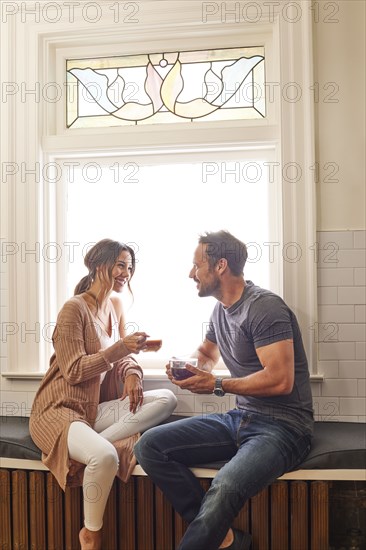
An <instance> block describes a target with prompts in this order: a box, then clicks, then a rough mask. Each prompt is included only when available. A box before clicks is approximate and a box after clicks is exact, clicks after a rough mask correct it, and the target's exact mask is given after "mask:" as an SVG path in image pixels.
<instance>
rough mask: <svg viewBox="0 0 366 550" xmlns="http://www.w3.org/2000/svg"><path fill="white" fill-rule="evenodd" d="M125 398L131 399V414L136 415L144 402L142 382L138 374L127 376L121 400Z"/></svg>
mask: <svg viewBox="0 0 366 550" xmlns="http://www.w3.org/2000/svg"><path fill="white" fill-rule="evenodd" d="M125 397H128V398H129V399H130V412H132V413H135V412H136V411H137V409H138V407H140V405H142V402H143V400H144V394H143V389H142V381H141V379H140V377H139V376H138V375H137V374H130V376H127V378H126V380H125V383H124V385H123V395H122V397H121V399H124V398H125Z"/></svg>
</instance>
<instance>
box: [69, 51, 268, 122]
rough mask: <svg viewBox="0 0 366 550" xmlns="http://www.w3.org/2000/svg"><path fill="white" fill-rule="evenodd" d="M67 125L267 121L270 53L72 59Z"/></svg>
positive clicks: (185, 54) (158, 54)
mask: <svg viewBox="0 0 366 550" xmlns="http://www.w3.org/2000/svg"><path fill="white" fill-rule="evenodd" d="M66 66H67V91H68V94H67V97H68V101H67V126H68V127H69V128H70V127H74V128H83V127H93V126H113V125H122V124H151V123H154V122H155V123H156V122H157V123H169V122H179V121H183V122H186V121H189V120H190V121H194V120H205V121H208V120H225V119H238V118H239V119H240V118H260V117H264V116H265V87H264V48H263V47H262V48H227V49H224V50H209V51H183V52H164V53H150V54H140V55H134V56H131V55H130V56H124V57H111V58H99V57H98V58H95V59H77V60H68V61H67V63H66Z"/></svg>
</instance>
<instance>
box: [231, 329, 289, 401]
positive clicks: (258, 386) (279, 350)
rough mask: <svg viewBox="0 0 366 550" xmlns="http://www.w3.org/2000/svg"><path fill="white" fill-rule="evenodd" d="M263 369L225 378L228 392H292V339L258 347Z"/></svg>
mask: <svg viewBox="0 0 366 550" xmlns="http://www.w3.org/2000/svg"><path fill="white" fill-rule="evenodd" d="M256 353H257V355H258V359H259V361H260V362H261V365H262V367H263V370H261V371H258V372H255V373H253V374H249V375H248V376H245V377H244V378H228V379H225V380H223V382H222V387H223V389H224V390H225V391H226V392H229V393H234V394H236V395H251V396H254V397H268V396H270V395H286V394H289V393H291V391H292V388H293V385H294V378H295V364H294V344H293V341H292V340H281V341H279V342H275V343H274V344H269V345H268V346H263V347H260V348H257V349H256Z"/></svg>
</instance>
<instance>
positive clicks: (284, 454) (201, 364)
mask: <svg viewBox="0 0 366 550" xmlns="http://www.w3.org/2000/svg"><path fill="white" fill-rule="evenodd" d="M246 259H247V250H246V246H245V244H244V243H242V242H241V241H239V240H238V239H236V238H235V237H234V236H233V235H231V234H230V233H228V232H226V231H219V232H217V233H207V234H206V235H205V236H201V237H200V239H199V244H198V247H197V249H196V251H195V254H194V260H193V264H194V265H193V268H192V270H191V272H190V274H189V276H190V278H191V279H193V280H194V281H195V282H196V283H197V288H198V295H199V296H201V297H203V296H214V297H215V298H216V299H217V300H218V302H217V304H216V306H215V308H214V310H213V313H212V316H211V320H210V326H209V330H208V331H207V334H206V338H205V340H204V341H203V343H202V344H201V345H200V346H199V347H198V349H197V351H196V352H195V353H194V354H193V355H194V356H195V357H197V358H198V368H195V367H193V366H188V367H187V368H188V370H190V371H191V372H192V373H194V376H192V377H191V378H189V379H186V380H183V381H177V380H174V379H173V378H172V376H171V373H170V371H169V368H168V369H167V372H168V376H169V378H170V379H171V381H172V382H173V384H175V385H177V386H179V387H180V388H184V389H188V390H190V391H191V392H193V393H208V394H212V393H214V394H216V395H218V396H222V395H225V393H232V394H235V395H236V408H235V409H233V410H231V411H229V412H227V413H224V414H211V415H205V416H201V417H198V416H196V417H191V418H187V419H184V420H180V421H177V422H174V423H173V424H167V425H164V426H158V427H156V428H152V429H150V430H148V431H147V432H146V433H145V434H144V435H143V436H142V438H141V439H140V441H139V442H138V443H137V444H136V447H135V452H136V456H137V459H138V461H139V463H140V464H141V466H142V467H143V468H144V470H145V471H146V472H147V474H148V475H149V476H151V478H152V480H153V481H154V482H155V483H156V485H158V486H159V487H160V488H161V489H162V491H163V492H164V494H165V495H166V497H167V498H168V499H169V500H170V501H171V503H172V504H173V506H174V508H175V509H176V510H177V512H179V514H181V516H182V517H183V518H184V519H185V520H187V521H188V523H189V526H188V528H187V531H186V533H185V535H184V537H183V539H182V541H181V543H180V546H179V550H216V549H217V548H228V549H230V550H239V549H240V550H243V549H245V548H249V547H250V541H251V537H250V535H249V534H247V533H243V532H241V531H238V530H236V529H231V527H230V526H231V524H232V521H233V520H234V518H235V516H236V515H237V514H238V513H239V511H240V509H241V508H242V507H243V505H244V504H245V502H246V501H247V500H248V499H249V498H250V497H252V496H254V495H255V494H257V493H258V492H259V491H260V490H262V489H263V488H264V487H266V486H267V485H269V484H270V483H272V482H273V481H274V480H275V479H276V478H278V477H279V476H281V475H282V474H284V473H285V472H287V471H289V470H292V469H294V468H295V467H296V466H297V465H299V464H300V463H301V462H302V461H303V460H304V459H305V457H306V455H307V453H308V452H309V450H310V443H311V435H312V429H313V410H312V397H311V391H310V383H309V372H308V366H307V360H306V355H305V351H304V347H303V344H302V339H301V334H300V330H299V326H298V324H297V320H296V317H295V315H294V313H293V312H292V311H291V310H290V309H289V308H288V307H287V305H286V304H285V302H284V301H283V300H282V299H281V298H280V297H279V296H276V295H275V294H273V293H272V292H270V291H268V290H264V289H262V288H259V287H257V286H255V285H254V284H253V283H252V282H251V281H245V280H244V274H243V270H244V265H245V261H246ZM220 355H221V357H222V359H223V361H224V363H225V365H226V366H227V368H228V370H229V371H230V374H231V377H230V378H229V377H228V378H223V379H221V378H217V377H216V376H215V375H214V374H212V369H213V368H214V366H215V365H216V363H217V361H218V359H219V357H220ZM218 460H227V461H228V462H227V463H226V464H225V466H224V467H223V468H221V469H220V470H219V472H218V474H217V475H216V477H215V478H214V479H213V481H212V484H211V487H210V489H209V490H208V491H207V493H206V494H204V491H203V490H202V488H201V486H200V484H199V481H198V480H197V479H196V477H195V476H194V475H193V474H192V472H191V471H190V469H189V467H190V466H192V465H197V464H204V463H208V462H213V461H218Z"/></svg>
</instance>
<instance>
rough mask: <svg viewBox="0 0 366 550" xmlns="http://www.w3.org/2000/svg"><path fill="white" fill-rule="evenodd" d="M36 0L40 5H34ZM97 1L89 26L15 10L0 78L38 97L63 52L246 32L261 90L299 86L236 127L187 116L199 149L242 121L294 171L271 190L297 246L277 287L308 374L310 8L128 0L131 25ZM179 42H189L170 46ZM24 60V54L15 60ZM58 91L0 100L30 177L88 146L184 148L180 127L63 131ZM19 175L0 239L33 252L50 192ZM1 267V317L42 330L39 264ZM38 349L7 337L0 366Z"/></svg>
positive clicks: (5, 145) (38, 366) (39, 365)
mask: <svg viewBox="0 0 366 550" xmlns="http://www.w3.org/2000/svg"><path fill="white" fill-rule="evenodd" d="M40 4H41V6H42V4H44V3H43V2H41V3H40ZM108 4H111V5H112V4H113V3H112V2H104V3H103V9H104V13H105V17H103V20H101V21H100V22H99V23H98V24H96V25H93V26H91V25H90V22H88V21H85V19H83V18H82V17H81V15H80V13H76V14H75V17H74V22H73V25H72V26H70V21H69V20H68V18H69V16H70V13H69V12H67V13H66V11H65V13H63V14H62V18H61V19H60V21H58V22H57V23H55V24H53V25H52V26H50V24H49V22H47V21H43V20H42V18H41V20H40V21H37V22H34V23H32V22H29V23H28V22H27V23H22V22H21V21H20V19H19V18H18V19H15V18H13V19H11V18H10V19H9V21H8V23H7V24H6V25H5V26H4V25H3V29H2V30H3V31H4V32H2V38H1V51H2V54H1V55H2V66H3V74H4V80H5V82H10V83H16V84H17V85H18V87H20V86H23V85H24V86H25V88H26V89H30V88H32V87H33V88H34V89H37V83H39V84H38V86H39V87H40V88H39V89H40V90H41V94H40V95H42V92H43V91H44V90H47V85H49V83H52V82H55V83H58V84H59V85H62V84H63V82H64V81H65V77H64V73H63V71H64V66H63V64H64V59H66V58H67V56H70V55H72V56H73V57H75V58H77V57H78V55H79V54H80V53H82V52H85V47H88V52H89V53H88V57H92V55H93V52H99V53H98V54H97V55H100V56H107V55H118V54H120V53H121V44H122V43H123V52H124V53H125V54H128V53H131V54H132V53H136V52H137V53H138V52H140V51H149V48H150V51H155V52H156V51H159V50H161V51H164V50H168V49H174V50H179V49H194V48H199V47H200V48H201V49H204V48H214V47H217V48H220V47H232V46H237V45H239V40H240V45H241V46H251V45H258V44H253V40H255V39H256V38H257V39H259V40H261V42H262V43H264V44H265V46H266V61H265V63H266V79H267V81H269V82H273V83H275V84H274V88H273V89H275V88H277V89H278V90H280V91H281V92H283V90H284V86H286V85H287V86H289V85H290V83H295V85H296V86H297V87H298V89H300V90H301V91H302V96H301V100H299V101H289V100H286V98H285V97H284V94H283V93H281V94H279V95H280V96H281V101H279V102H278V103H268V102H267V116H266V118H265V119H263V120H250V121H245V122H244V123H243V122H242V121H228V122H227V121H225V124H224V125H222V124H220V123H216V122H211V123H203V122H202V123H201V122H194V123H192V125H194V131H195V136H196V137H197V143H196V144H195V145H197V144H199V145H200V146H203V147H204V146H206V147H209V148H212V147H228V148H230V147H235V146H238V145H239V144H240V142H241V143H242V141H241V139H240V138H241V135H242V132H243V128H245V135H246V140H245V143H246V145H247V146H250V143H251V142H252V143H256V144H257V143H258V142H262V143H265V144H268V143H272V144H274V145H275V146H276V151H277V156H278V159H279V162H280V169H282V168H283V167H287V166H290V165H291V163H296V165H297V166H298V167H300V170H301V178H300V179H299V181H297V182H296V183H288V182H284V184H283V186H282V206H283V220H282V223H283V242H284V243H292V242H293V243H296V244H297V246H298V247H299V248H300V250H301V251H302V257H301V260H300V261H298V262H295V263H292V262H289V261H284V263H283V292H282V295H283V296H284V299H285V300H286V302H287V303H288V304H289V305H290V307H292V308H293V310H294V311H295V313H296V314H297V316H298V319H299V322H300V326H301V327H302V332H303V339H304V345H305V348H306V351H307V356H308V360H309V366H310V370H311V372H312V374H313V376H314V377H316V374H317V357H316V355H317V353H316V351H317V350H316V344H315V342H314V334H313V330H312V328H311V327H314V324H315V323H316V321H317V299H316V264H315V261H314V253H313V251H312V250H313V246H314V243H315V241H316V236H315V232H316V225H315V224H316V221H315V220H316V218H315V215H316V211H315V182H314V177H313V172H312V170H311V166H314V163H315V150H314V112H313V99H312V96H311V93H310V89H311V86H312V79H313V71H312V22H311V11H310V10H309V9H302V13H301V17H300V19H298V20H297V21H296V22H295V21H294V20H289V18H288V17H284V13H283V12H281V6H279V7H277V6H275V5H274V4H273V5H272V9H271V10H269V8H268V5H269V4H271V3H268V2H257V4H260V5H262V4H263V10H262V17H261V20H260V21H257V22H256V23H255V24H254V25H253V24H252V22H248V21H246V20H243V21H240V20H239V21H236V20H235V21H234V22H229V20H227V21H223V20H222V16H223V14H222V10H221V12H220V10H219V12H218V13H217V14H215V15H213V16H212V17H210V20H209V21H208V20H207V21H206V22H205V23H203V20H202V4H201V3H195V2H189V3H188V2H184V1H180V2H174V1H173V2H169V3H167V2H163V1H160V2H155V1H149V2H140V3H138V5H139V6H141V11H140V13H139V18H140V19H139V24H138V28H137V27H136V25H135V26H131V25H129V26H128V25H125V24H124V25H122V23H121V24H119V25H116V24H114V21H113V19H112V15H113V14H112V12H111V13H110V14H108V13H106V12H105V8H106V6H107V5H108ZM294 4H296V2H295V3H294ZM220 5H221V4H218V6H220ZM28 7H29V6H28ZM142 8H143V9H142ZM80 9H81V8H80ZM266 10H267V11H266ZM278 10H279V11H278ZM75 12H77V10H75ZM235 17H236V16H235ZM206 19H207V18H206ZM122 30H123V33H122V35H121V31H122ZM16 31H17V32H16ZM157 37H158V38H157ZM159 37H162V38H159ZM185 40H186V41H187V42H184V41H185ZM185 43H188V44H189V45H190V47H189V48H186V47H182V44H183V45H184V44H185ZM193 43H194V47H192V48H191V44H193ZM179 44H180V46H179ZM91 45H93V46H91ZM147 45H148V47H147ZM259 45H261V44H259ZM137 46H138V48H139V49H138V50H137ZM4 52H8V53H7V54H5V53H4ZM24 59H26V60H31V62H27V63H24V62H23V60H24ZM271 78H272V79H273V80H271ZM22 83H24V84H22ZM294 89H295V90H296V88H295V86H294ZM28 97H29V96H26V99H27V98H28ZM65 97H66V94H63V97H62V101H61V102H57V103H50V102H44V101H43V102H42V103H41V102H39V101H37V100H36V101H33V102H32V101H24V102H22V101H20V100H19V97H17V94H16V93H14V94H13V97H11V98H8V99H9V101H7V103H6V104H2V105H1V109H2V115H3V117H2V120H3V123H2V127H1V132H2V134H3V136H2V137H3V139H2V153H3V157H2V158H3V159H5V160H8V161H9V162H13V163H15V165H16V166H18V167H21V165H22V163H23V165H24V166H26V167H34V166H35V165H36V163H39V166H40V168H41V170H40V172H41V173H42V167H43V166H44V164H45V163H47V162H49V161H50V159H51V158H55V157H57V156H62V155H64V154H72V153H74V154H75V155H80V154H83V153H85V152H87V151H89V152H93V151H94V152H96V153H97V152H99V153H100V152H101V151H103V150H104V151H107V150H108V151H109V152H115V153H116V152H118V153H120V152H121V151H122V152H124V153H128V151H134V152H144V153H148V152H149V150H152V149H154V150H156V149H157V148H159V150H161V151H166V152H168V151H170V152H171V151H172V150H174V148H175V149H176V148H177V147H179V150H180V151H186V152H188V151H189V149H190V147H191V146H192V130H191V128H190V127H189V125H184V127H183V125H181V124H177V125H174V124H166V125H161V126H160V125H154V126H151V127H149V128H148V127H143V126H142V127H123V128H118V127H115V128H110V129H108V131H104V130H103V132H102V130H101V129H99V128H98V129H96V130H95V131H93V130H92V129H78V130H76V129H69V130H68V129H67V128H66V127H65V121H64V120H65V111H64V102H65ZM36 99H37V98H36ZM207 124H209V126H207ZM174 126H176V129H175V128H174ZM152 136H153V147H152V146H151V140H152ZM22 180H24V177H23V174H22V171H21V170H20V169H19V170H18V171H17V172H16V173H15V174H14V176H12V177H8V186H7V188H6V189H5V190H4V189H2V199H3V200H4V199H5V203H6V206H7V212H8V213H11V212H15V216H11V215H8V216H6V218H5V221H4V219H3V222H2V223H4V227H5V232H4V235H5V236H6V239H7V241H9V242H13V243H16V244H19V243H33V244H34V243H40V244H41V248H42V244H43V243H49V242H52V241H53V240H57V235H58V234H59V231H58V228H57V219H58V216H57V215H56V216H55V214H56V212H55V211H54V210H52V204H54V203H52V197H51V195H52V193H50V188H49V185H48V184H47V183H46V182H44V181H42V179H41V180H40V181H36V178H34V179H32V178H27V180H26V182H24V181H22ZM9 183H10V185H9ZM3 204H4V203H3ZM55 208H57V209H61V210H62V204H60V203H58V204H56V205H55ZM55 219H56V223H55ZM6 267H7V268H8V271H9V277H8V302H9V303H8V305H9V310H8V311H9V313H8V319H7V321H9V322H12V321H14V322H15V323H17V324H18V326H19V325H20V323H23V324H24V325H25V326H26V327H32V326H34V324H35V323H36V322H39V323H40V326H41V327H44V326H45V325H46V323H47V322H48V320H49V319H51V318H52V317H50V311H51V310H53V309H54V308H55V306H56V305H57V306H59V305H60V304H58V303H57V300H56V301H55V300H54V292H53V290H54V289H55V284H54V279H53V278H52V273H51V272H52V269H48V268H49V267H50V266H49V264H46V265H45V264H44V263H42V262H37V261H34V262H32V261H26V262H19V261H17V258H16V256H15V255H14V257H13V258H10V259H9V261H8V262H7V264H6ZM45 297H47V299H45ZM52 300H53V302H52ZM47 353H48V352H47V346H45V345H40V343H39V342H36V341H31V340H30V341H29V342H27V344H26V345H20V344H19V339H16V338H13V339H9V341H8V345H7V349H6V354H7V357H8V365H7V368H6V369H5V370H7V371H10V372H12V373H16V374H18V375H19V376H20V375H21V374H22V373H24V372H28V373H35V372H39V371H42V370H44V368H45V367H46V365H47V362H48V356H47Z"/></svg>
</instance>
